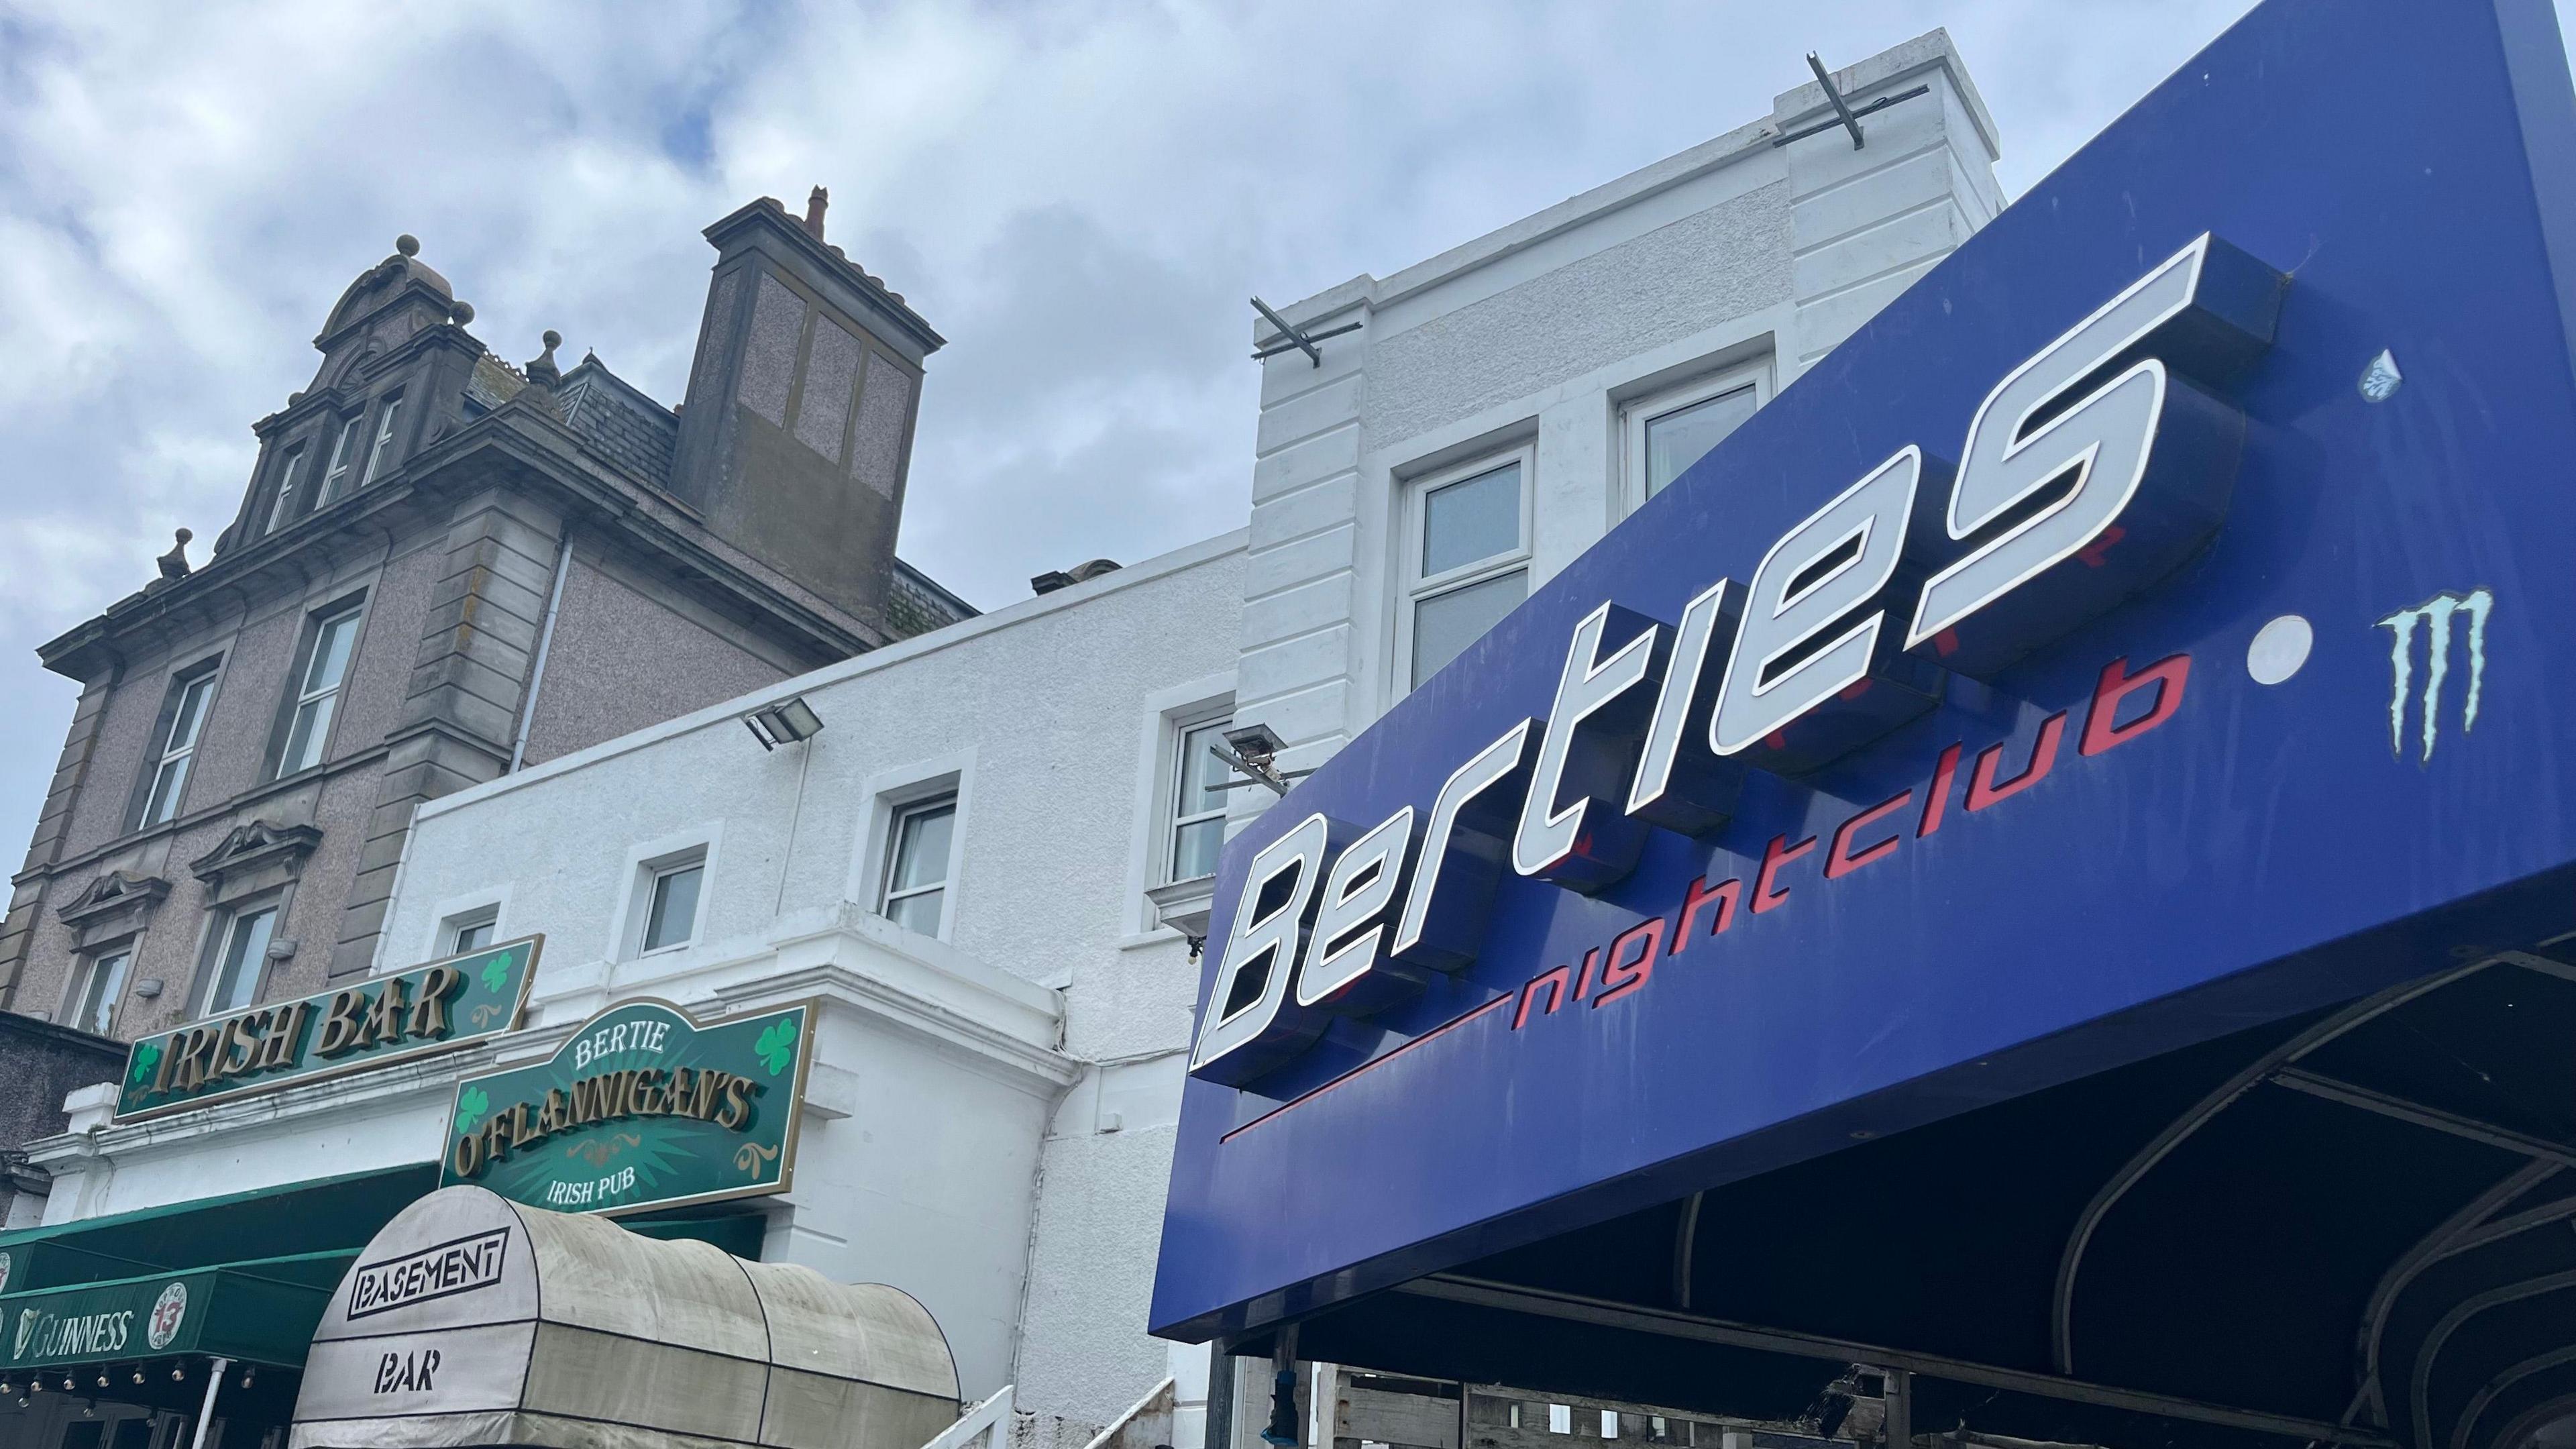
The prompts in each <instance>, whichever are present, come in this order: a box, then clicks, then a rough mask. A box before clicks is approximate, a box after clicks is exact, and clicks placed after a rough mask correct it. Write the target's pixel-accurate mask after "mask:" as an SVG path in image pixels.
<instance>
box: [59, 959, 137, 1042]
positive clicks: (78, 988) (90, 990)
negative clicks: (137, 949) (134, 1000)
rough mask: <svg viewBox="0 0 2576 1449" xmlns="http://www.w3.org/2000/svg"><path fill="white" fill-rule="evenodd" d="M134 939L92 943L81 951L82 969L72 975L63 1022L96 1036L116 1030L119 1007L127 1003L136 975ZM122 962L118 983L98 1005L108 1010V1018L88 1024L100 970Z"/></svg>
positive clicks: (117, 975) (117, 978) (64, 999)
mask: <svg viewBox="0 0 2576 1449" xmlns="http://www.w3.org/2000/svg"><path fill="white" fill-rule="evenodd" d="M134 945H135V943H134V941H133V940H132V939H131V938H128V939H126V940H122V941H116V942H112V943H110V944H108V945H104V946H93V947H91V948H90V949H88V950H86V951H84V952H82V953H81V956H80V963H81V964H80V970H79V971H77V972H75V973H74V974H73V983H72V989H71V992H70V993H69V994H68V995H66V996H65V997H64V998H63V1024H64V1025H65V1026H69V1027H74V1028H76V1029H78V1030H81V1031H85V1032H89V1033H91V1034H93V1035H96V1036H110V1035H113V1034H114V1033H115V1030H116V1017H117V1008H118V1007H120V1006H121V1005H123V1004H124V1001H125V988H126V984H127V982H128V980H129V978H131V977H132V976H133V974H134ZM110 962H117V963H120V964H119V967H118V970H117V973H116V978H115V985H114V986H113V988H111V989H110V990H109V992H108V993H107V995H106V998H105V999H104V1000H102V1001H100V1002H98V1003H97V1004H98V1005H99V1006H102V1007H104V1008H105V1010H106V1015H107V1019H106V1020H105V1021H104V1022H101V1023H100V1024H99V1025H97V1026H92V1025H90V1023H89V1016H90V1008H91V998H92V996H93V994H94V993H96V992H97V991H98V988H99V972H100V971H101V970H102V969H104V968H105V967H106V966H107V965H108V963H110Z"/></svg>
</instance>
